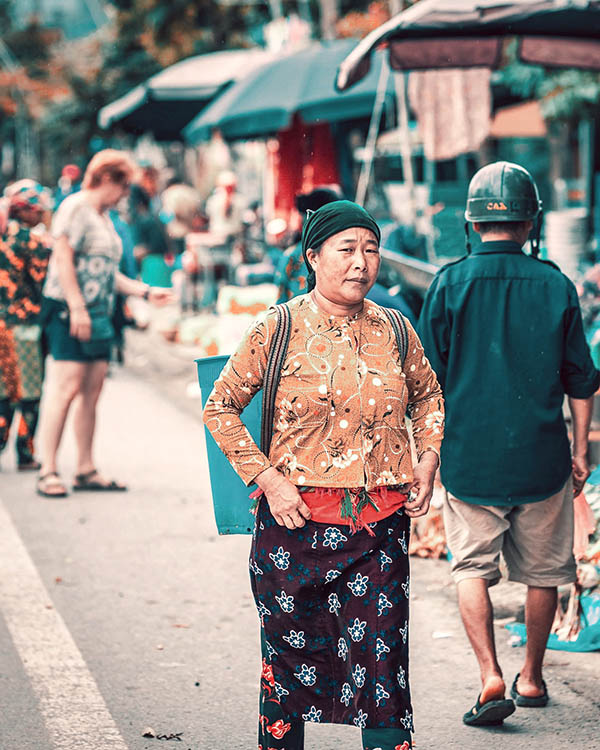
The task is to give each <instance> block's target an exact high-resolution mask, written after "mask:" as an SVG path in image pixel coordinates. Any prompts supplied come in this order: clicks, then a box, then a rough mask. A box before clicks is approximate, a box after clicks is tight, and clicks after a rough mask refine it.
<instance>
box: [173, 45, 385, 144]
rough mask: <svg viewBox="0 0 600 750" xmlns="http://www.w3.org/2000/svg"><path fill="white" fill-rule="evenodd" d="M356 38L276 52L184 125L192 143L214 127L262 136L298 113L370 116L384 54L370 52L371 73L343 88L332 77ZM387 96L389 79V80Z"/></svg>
mask: <svg viewBox="0 0 600 750" xmlns="http://www.w3.org/2000/svg"><path fill="white" fill-rule="evenodd" d="M355 44H356V40H351V39H337V40H334V41H331V42H321V43H316V44H312V45H310V46H309V47H308V48H306V49H303V50H301V51H300V52H295V53H293V54H289V55H283V56H280V57H277V58H276V59H274V60H272V61H271V62H269V63H266V64H265V65H263V66H262V67H260V68H259V69H258V70H255V71H254V72H253V73H251V74H250V75H248V76H246V77H245V78H244V79H242V80H240V81H238V82H237V83H235V84H233V85H232V86H231V87H230V88H229V89H227V91H225V92H224V93H222V94H221V95H220V96H219V97H218V98H217V99H215V101H214V102H212V103H211V104H210V105H209V106H208V107H207V108H206V109H205V110H204V111H203V112H202V113H200V115H199V116H198V117H197V118H196V119H194V120H193V121H192V122H191V123H190V124H189V125H188V126H187V127H186V128H185V129H184V131H183V133H184V136H185V138H186V139H187V140H188V141H190V142H191V143H197V142H198V141H201V140H206V139H208V138H210V135H211V133H212V131H213V129H215V128H218V129H219V130H220V131H221V133H222V135H223V137H224V138H226V139H227V140H236V139H244V138H245V139H249V138H262V137H264V136H267V135H271V134H273V133H277V132H278V131H280V130H284V129H285V128H287V127H288V126H289V125H290V124H291V121H292V118H293V116H294V115H295V114H296V113H298V114H299V115H300V117H301V118H302V120H303V121H304V122H305V123H307V124H309V123H317V122H339V121H340V120H350V119H354V118H358V117H368V116H370V114H371V112H372V109H373V103H374V100H375V94H376V92H377V84H378V81H379V74H380V71H381V65H382V61H383V56H382V54H380V53H375V60H374V64H373V67H372V70H371V71H370V73H369V74H368V75H367V76H366V77H365V78H364V80H362V81H361V82H360V84H359V85H358V86H356V87H354V88H353V89H352V91H349V92H348V93H343V94H341V93H339V92H337V91H336V90H335V88H334V85H333V81H334V77H335V72H336V70H337V68H338V66H339V64H340V63H341V61H342V60H343V59H344V57H346V55H348V53H349V52H350V51H351V50H352V48H353V47H354V45H355ZM387 91H388V92H389V96H390V97H392V96H393V91H394V89H393V82H392V81H389V83H388V89H387Z"/></svg>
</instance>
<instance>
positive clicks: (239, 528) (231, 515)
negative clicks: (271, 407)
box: [196, 356, 262, 534]
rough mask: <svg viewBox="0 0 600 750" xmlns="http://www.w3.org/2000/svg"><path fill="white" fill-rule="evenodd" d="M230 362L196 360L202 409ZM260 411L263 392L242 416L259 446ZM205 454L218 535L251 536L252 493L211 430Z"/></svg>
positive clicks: (224, 358) (214, 358)
mask: <svg viewBox="0 0 600 750" xmlns="http://www.w3.org/2000/svg"><path fill="white" fill-rule="evenodd" d="M228 359H229V357H227V356H219V357H204V358H202V359H197V360H196V365H197V366H198V381H199V382H200V391H201V393H202V406H203V407H204V405H205V404H206V401H207V400H208V397H209V396H210V393H211V391H212V389H213V386H214V383H215V380H216V379H217V378H218V377H219V375H220V374H221V370H222V369H223V367H225V363H226V362H227V360H228ZM261 412H262V391H260V392H259V393H257V394H256V396H255V397H254V398H253V399H252V401H251V402H250V403H249V404H248V406H247V407H246V408H245V409H244V413H243V415H242V421H243V422H244V424H245V425H246V427H247V428H248V430H249V431H250V434H251V435H252V437H253V438H254V440H255V441H256V443H257V444H259V443H260V420H261ZM206 453H207V456H208V471H209V475H210V485H211V490H212V498H213V507H214V512H215V521H216V524H217V529H218V531H219V534H251V533H252V529H253V528H254V516H253V515H252V513H250V510H249V509H250V504H251V502H252V501H251V500H250V499H249V497H248V496H249V494H250V491H251V490H250V489H249V488H248V487H246V485H245V484H244V483H243V482H242V480H241V479H240V478H239V476H238V475H237V474H236V473H235V471H234V470H233V468H232V467H231V464H230V463H229V461H228V460H227V459H226V458H225V456H224V454H223V453H222V451H221V449H220V448H219V447H218V445H217V444H216V443H215V441H214V439H213V436H212V435H211V434H210V432H209V431H208V430H206Z"/></svg>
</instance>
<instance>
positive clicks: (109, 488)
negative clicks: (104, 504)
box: [72, 469, 127, 492]
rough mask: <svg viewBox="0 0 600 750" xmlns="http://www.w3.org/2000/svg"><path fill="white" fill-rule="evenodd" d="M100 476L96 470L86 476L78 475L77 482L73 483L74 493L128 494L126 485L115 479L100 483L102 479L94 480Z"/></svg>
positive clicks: (76, 476)
mask: <svg viewBox="0 0 600 750" xmlns="http://www.w3.org/2000/svg"><path fill="white" fill-rule="evenodd" d="M99 476H100V475H99V474H98V472H97V471H96V469H92V471H88V472H87V473H85V474H76V475H75V482H74V483H73V487H72V489H73V492H126V491H127V487H126V486H125V485H124V484H119V482H116V481H115V480H114V479H111V480H110V481H100V479H94V477H99Z"/></svg>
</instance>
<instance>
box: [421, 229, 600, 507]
mask: <svg viewBox="0 0 600 750" xmlns="http://www.w3.org/2000/svg"><path fill="white" fill-rule="evenodd" d="M419 335H420V338H421V341H422V343H423V346H424V348H425V353H426V355H427V357H428V358H429V361H430V362H431V366H432V367H433V369H434V370H435V372H436V373H437V376H438V379H439V381H440V384H441V385H442V389H443V391H444V397H445V400H446V429H445V438H444V442H443V443H442V452H441V473H442V481H443V483H444V485H445V487H446V488H447V489H448V491H449V492H451V493H452V494H453V495H454V496H455V497H458V498H460V499H461V500H464V501H466V502H470V503H476V504H481V505H519V504H522V503H528V502H536V501H539V500H544V499H545V498H547V497H550V496H551V495H553V494H554V493H556V492H558V491H559V490H560V488H561V487H562V486H563V485H564V483H565V482H566V481H567V479H568V477H569V474H570V472H571V453H570V446H569V441H568V436H567V430H566V426H565V423H564V419H563V414H562V406H563V400H564V395H565V394H567V395H568V396H572V397H573V398H581V399H583V398H588V397H590V396H592V395H593V394H594V392H595V391H596V390H597V388H598V385H599V384H600V373H599V372H598V370H596V368H595V367H594V365H593V363H592V359H591V356H590V352H589V348H588V345H587V343H586V340H585V337H584V333H583V324H582V321H581V312H580V309H579V301H578V299H577V292H576V291H575V287H574V286H573V284H572V282H571V281H570V280H569V279H568V278H567V277H566V276H565V275H564V274H563V273H561V272H560V271H559V270H558V269H557V268H556V267H555V266H554V265H552V264H550V263H546V262H543V261H540V260H537V259H536V258H533V257H531V256H530V255H526V254H525V253H524V252H523V251H522V249H521V247H520V246H519V245H518V244H517V243H516V242H508V241H506V242H505V241H502V242H483V243H481V244H480V245H479V246H478V247H476V248H474V250H473V252H472V253H471V254H470V255H468V256H466V257H465V258H462V259H461V260H458V261H456V262H454V263H450V264H448V265H447V266H444V267H443V268H442V269H441V270H440V271H439V272H438V273H437V275H436V277H435V279H434V280H433V282H432V284H431V287H430V288H429V290H428V292H427V295H426V298H425V302H424V305H423V309H422V311H421V317H420V320H419Z"/></svg>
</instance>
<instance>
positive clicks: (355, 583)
mask: <svg viewBox="0 0 600 750" xmlns="http://www.w3.org/2000/svg"><path fill="white" fill-rule="evenodd" d="M368 580H369V576H363V575H361V574H360V573H357V574H356V575H355V576H354V578H353V579H352V580H351V581H348V584H347V586H348V588H349V589H350V591H351V592H352V593H353V594H354V596H363V595H364V594H366V593H367V582H368Z"/></svg>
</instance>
